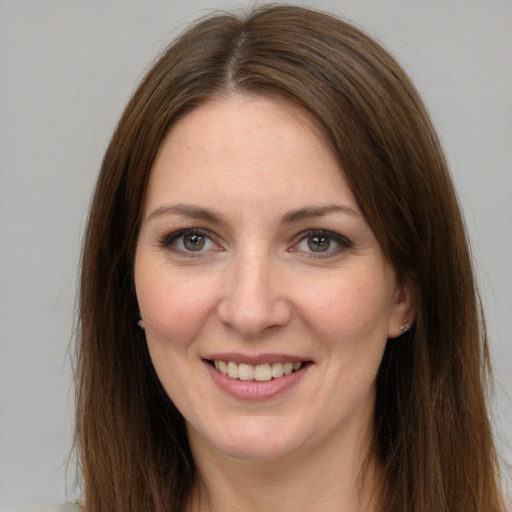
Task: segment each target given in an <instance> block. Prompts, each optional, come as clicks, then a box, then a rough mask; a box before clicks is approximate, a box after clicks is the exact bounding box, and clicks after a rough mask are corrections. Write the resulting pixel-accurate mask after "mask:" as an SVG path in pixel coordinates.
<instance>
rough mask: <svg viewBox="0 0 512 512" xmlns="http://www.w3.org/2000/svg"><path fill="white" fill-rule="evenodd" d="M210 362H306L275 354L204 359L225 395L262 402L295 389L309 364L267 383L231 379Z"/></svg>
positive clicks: (218, 356) (255, 363)
mask: <svg viewBox="0 0 512 512" xmlns="http://www.w3.org/2000/svg"><path fill="white" fill-rule="evenodd" d="M212 360H219V361H233V362H236V363H238V364H252V365H257V364H264V363H270V362H283V363H284V362H288V361H293V362H295V361H300V362H303V361H306V360H305V359H302V358H297V356H286V355H283V354H282V355H279V356H277V355H276V354H272V355H270V354H261V355H258V356H245V355H240V354H216V355H215V357H212V358H211V359H210V358H208V360H207V359H204V360H203V361H204V364H205V366H206V369H207V371H208V373H209V374H210V377H211V378H212V380H213V382H214V383H215V384H216V385H217V386H218V387H219V388H220V389H221V390H222V391H223V392H224V393H226V394H228V395H229V396H231V397H233V398H236V399H238V400H245V401H264V400H270V399H272V398H275V397H277V396H279V395H281V394H283V393H284V392H286V391H288V390H289V389H291V388H293V387H295V386H296V385H297V384H298V383H299V382H300V381H301V380H302V379H303V378H304V377H305V376H306V375H307V373H308V372H309V369H310V368H311V366H312V365H311V364H307V365H304V366H303V367H302V368H301V369H300V370H298V371H296V372H293V373H290V374H289V375H283V376H282V377H279V378H277V379H272V380H269V381H263V382H260V381H243V380H239V379H232V378H231V377H228V376H227V375H223V374H222V373H220V372H219V371H217V370H216V369H215V368H214V367H213V366H212V364H211V361H212Z"/></svg>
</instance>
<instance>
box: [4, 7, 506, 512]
mask: <svg viewBox="0 0 512 512" xmlns="http://www.w3.org/2000/svg"><path fill="white" fill-rule="evenodd" d="M297 3H301V4H305V5H309V6H313V7H317V8H321V9H324V10H328V11H331V12H334V13H337V14H339V15H341V16H343V17H345V18H348V19H349V20H352V21H354V22H355V23H356V24H358V25H359V26H361V27H362V28H364V29H365V30H366V31H367V32H368V33H369V34H371V35H372V36H374V37H376V38H377V39H378V40H379V41H381V42H382V43H383V44H384V45H385V46H386V47H387V48H388V49H389V50H390V51H391V52H392V53H393V54H394V55H395V56H396V57H397V58H398V60H399V61H400V62H401V63H402V64H403V66H404V67H405V69H406V70H407V71H408V72H409V74H410V75H411V76H412V78H413V80H414V81H415V83H416V85H417V86H418V88H419V90H420V92H421V93H422V95H423V97H424V100H425V102H426V103H427V105H428V107H429V109H430V111H431V113H432V116H433V119H434V122H435V124H436V126H437V128H438V130H439V133H440V136H441V139H442V141H443V144H444V146H445V148H446V151H447V154H448V159H449V162H450V164H451V168H452V172H453V176H454V180H455V183H456V186H457V189H458V193H459V196H460V199H461V202H462V205H463V208H464V211H465V215H466V220H467V225H468V229H469V232H470V236H471V240H472V244H473V249H474V257H475V261H476V265H477V269H478V275H479V279H480V285H481V289H482V295H483V300H484V305H485V310H486V313H487V320H488V327H489V333H490V339H491V348H492V357H493V361H494V364H495V369H496V374H497V381H498V385H497V391H496V395H497V399H496V404H497V405H496V425H497V430H498V435H499V439H500V451H501V453H502V455H503V457H504V459H505V460H508V462H510V461H511V460H512V456H511V454H512V450H511V444H512V426H511V424H512V403H511V398H510V395H511V394H512V393H511V392H512V371H511V370H512V344H511V342H510V333H511V332H512V306H511V303H512V301H511V290H512V270H511V268H512V201H511V190H512V172H511V170H512V169H511V167H512V140H511V134H512V2H511V1H510V0H435V1H433V0H430V1H428V2H426V1H423V2H422V1H420V0H416V1H414V0H359V1H357V0H324V1H316V2H315V1H310V2H300V1H299V2H297ZM248 5H251V4H250V3H248V2H245V3H244V2H242V3H238V4H233V3H222V2H218V1H206V0H203V1H201V0H187V1H186V2H184V1H181V0H166V1H159V0H123V1H121V0H117V1H113V0H110V1H105V0H102V1H98V0H93V1H91V0H88V1H73V0H67V1H64V0H33V1H29V0H0V319H1V323H0V326H1V329H0V510H1V511H3V512H6V511H7V512H13V511H16V510H20V509H23V508H25V507H26V506H28V505H30V504H32V503H36V502H57V501H63V500H64V499H66V498H67V499H70V498H73V497H74V496H75V493H76V491H75V490H74V489H73V486H72V482H73V476H74V474H73V468H72V464H71V468H70V471H69V472H68V473H69V474H68V477H67V478H66V461H67V457H68V454H69V449H70V445H71V438H72V423H73V419H72V418H73V388H72V381H71V369H70V368H71V367H70V360H69V353H68V345H69V342H70V340H72V336H73V333H72V328H73V308H74V303H75V290H76V275H77V266H78V260H79V251H80V243H81V236H82V231H83V228H84V224H85V219H86V214H87V207H88V202H89V198H90V193H91V190H92V187H93V183H94V180H95V178H96V176H97V172H98V169H99V166H100V162H101V159H102V156H103V152H104V150H105V148H106V145H107V143H108V140H109V138H110V135H111V133H112V131H113V128H114V126H115V123H116V121H117V119H118V117H119V115H120V113H121V110H122V108H123V106H124V104H125V103H126V101H127V100H128V98H129V96H130V93H131V91H132V90H133V87H134V85H135V84H136V83H137V81H138V80H139V79H140V78H141V77H142V75H143V73H144V71H145V69H147V66H148V64H149V63H150V62H151V61H152V60H153V59H154V57H155V56H156V55H157V54H158V52H159V51H160V50H161V49H162V48H163V47H164V46H165V45H166V44H167V43H168V42H169V41H170V40H171V39H172V38H173V37H174V36H175V35H176V34H177V33H178V32H179V31H181V30H182V29H183V28H184V27H185V26H186V25H187V24H188V23H189V22H190V21H191V20H193V19H195V18H197V17H198V16H202V15H204V14H206V13H207V12H209V11H210V10H211V9H212V8H230V7H243V6H248ZM507 393H508V395H507ZM66 482H67V483H66Z"/></svg>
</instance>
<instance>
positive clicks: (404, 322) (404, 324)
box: [400, 318, 409, 333]
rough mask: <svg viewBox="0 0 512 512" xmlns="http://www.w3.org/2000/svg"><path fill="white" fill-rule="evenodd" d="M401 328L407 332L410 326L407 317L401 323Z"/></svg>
mask: <svg viewBox="0 0 512 512" xmlns="http://www.w3.org/2000/svg"><path fill="white" fill-rule="evenodd" d="M400 330H401V331H402V333H404V332H407V331H408V330H409V327H407V318H404V320H403V322H402V323H401V324H400Z"/></svg>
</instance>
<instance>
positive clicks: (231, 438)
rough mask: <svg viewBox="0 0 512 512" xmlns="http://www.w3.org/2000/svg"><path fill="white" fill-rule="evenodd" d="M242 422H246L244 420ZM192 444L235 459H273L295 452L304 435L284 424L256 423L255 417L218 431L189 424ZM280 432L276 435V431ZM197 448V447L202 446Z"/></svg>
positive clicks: (282, 457)
mask: <svg viewBox="0 0 512 512" xmlns="http://www.w3.org/2000/svg"><path fill="white" fill-rule="evenodd" d="M243 423H245V424H243ZM188 432H189V437H190V438H191V441H193V442H191V444H192V445H194V444H196V445H197V446H201V447H202V448H205V447H207V446H209V448H210V449H211V450H212V451H213V452H217V453H220V454H223V455H225V456H227V457H230V458H233V459H238V460H247V461H249V460H253V461H276V460H279V459H284V458H286V457H287V456H289V455H291V454H292V453H294V452H295V451H296V450H297V449H299V447H300V446H302V445H303V444H304V442H305V441H306V440H307V436H304V437H305V438H306V439H304V440H301V439H299V437H300V435H297V433H295V434H294V433H293V432H291V431H290V430H289V429H288V430H287V429H284V428H276V427H272V428H270V426H269V425H257V422H255V421H254V418H251V419H250V420H249V421H247V422H241V424H239V425H237V426H234V425H233V426H232V428H229V429H224V430H223V431H222V432H220V433H217V434H216V433H208V432H199V431H198V430H196V429H195V428H194V427H191V426H189V427H188ZM278 432H279V435H277V433H278ZM202 448H200V449H202Z"/></svg>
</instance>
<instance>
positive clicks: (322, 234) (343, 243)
mask: <svg viewBox="0 0 512 512" xmlns="http://www.w3.org/2000/svg"><path fill="white" fill-rule="evenodd" d="M315 237H318V238H325V239H327V240H329V241H330V242H332V241H333V242H335V243H336V244H338V247H335V248H334V249H330V247H328V249H327V250H326V251H318V252H314V251H303V253H304V254H305V255H307V257H308V258H328V257H330V256H333V255H335V254H338V253H340V252H342V251H343V250H344V249H350V248H351V247H352V246H353V244H352V242H351V241H350V240H349V239H348V238H346V237H344V236H343V235H340V234H339V233H335V232H333V231H328V230H325V229H310V230H307V231H303V232H302V233H300V234H298V235H297V237H296V240H297V242H296V243H295V244H294V245H293V246H292V247H291V248H290V249H289V251H290V252H294V251H299V250H300V249H297V247H298V246H299V244H301V243H302V242H306V241H307V240H308V239H311V238H315Z"/></svg>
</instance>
